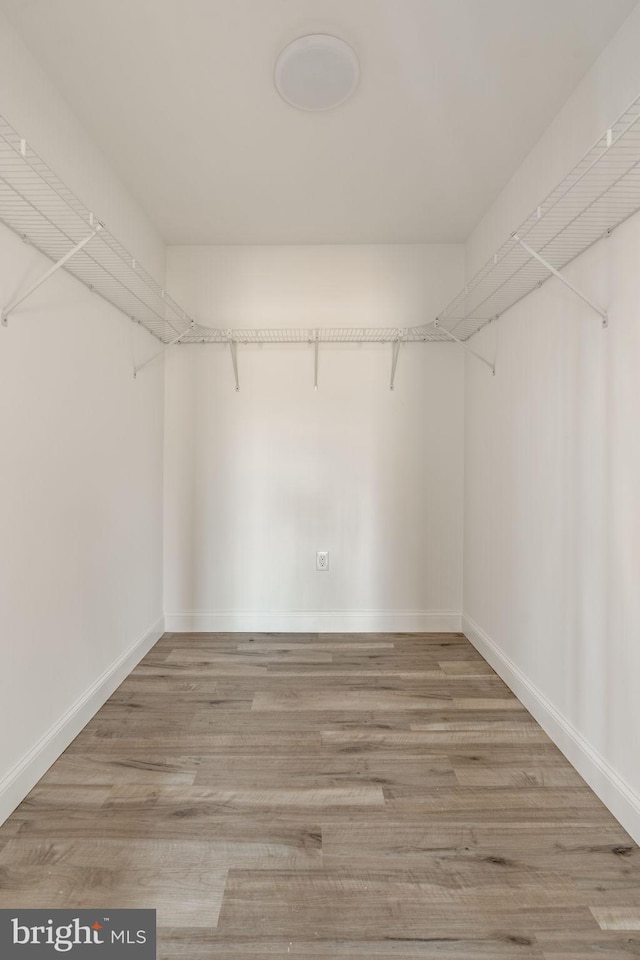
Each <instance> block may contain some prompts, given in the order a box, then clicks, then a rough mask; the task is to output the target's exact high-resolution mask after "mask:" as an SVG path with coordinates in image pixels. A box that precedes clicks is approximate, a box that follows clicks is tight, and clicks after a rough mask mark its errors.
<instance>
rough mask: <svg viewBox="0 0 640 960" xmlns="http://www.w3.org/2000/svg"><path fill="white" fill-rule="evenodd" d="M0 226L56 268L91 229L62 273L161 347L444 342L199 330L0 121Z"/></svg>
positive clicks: (399, 333) (386, 334)
mask: <svg viewBox="0 0 640 960" xmlns="http://www.w3.org/2000/svg"><path fill="white" fill-rule="evenodd" d="M0 221H1V222H2V223H4V224H5V225H6V226H7V227H9V228H10V229H11V230H13V231H14V232H15V233H17V234H19V235H20V236H21V237H22V238H23V239H24V240H25V241H26V242H28V243H30V244H31V245H32V246H34V247H35V248H36V249H38V250H39V251H40V252H41V253H43V254H45V255H46V256H47V257H49V258H50V259H51V260H53V261H54V262H58V261H60V260H61V259H62V258H63V257H65V256H66V255H68V254H69V252H70V250H71V249H72V248H73V247H74V246H76V244H78V243H79V242H80V241H82V240H83V239H85V238H86V237H87V236H89V235H90V234H91V232H92V231H93V230H95V229H96V227H97V228H99V229H98V232H97V233H96V235H95V236H94V237H92V238H91V239H90V240H89V241H88V242H87V243H86V244H85V246H84V247H83V248H82V249H81V250H79V251H78V252H77V253H75V254H74V255H73V257H71V258H70V259H69V260H67V262H66V263H65V264H64V267H65V269H66V270H67V271H68V272H69V273H71V274H73V276H74V277H76V278H77V279H78V280H80V281H82V283H84V284H85V285H86V286H87V287H89V288H90V289H91V290H93V291H94V292H95V293H98V294H100V295H101V296H102V297H104V298H105V300H108V301H109V302H110V303H112V304H113V305H114V306H116V307H117V308H118V309H119V310H121V311H122V312H123V313H125V314H127V316H129V317H131V319H132V320H135V321H136V322H137V323H139V324H141V325H142V326H143V327H145V328H146V329H147V330H149V332H150V333H152V334H153V335H154V336H155V337H157V338H158V340H160V341H161V342H162V343H164V344H169V343H171V342H175V341H177V340H180V342H183V343H228V342H235V343H313V342H315V341H316V340H317V341H318V342H319V343H329V342H335V343H371V342H376V343H387V342H392V341H396V340H404V341H415V342H419V341H431V340H441V341H447V340H448V338H447V336H446V334H444V333H441V332H440V331H438V330H437V329H429V330H422V329H421V328H417V327H416V328H411V329H409V328H400V329H398V328H377V327H362V328H360V327H357V328H356V327H354V328H348V327H347V328H324V329H318V330H309V329H307V328H299V329H296V328H290V329H288V328H283V329H254V330H227V329H223V328H215V327H210V326H207V325H205V324H203V323H198V322H196V321H195V320H194V318H192V317H190V316H189V315H188V314H187V313H186V311H184V310H183V309H182V308H181V307H180V306H179V305H178V304H177V303H176V302H175V300H173V299H172V298H171V297H170V296H169V295H168V294H167V293H166V291H165V290H164V289H163V288H162V286H161V285H160V284H159V283H158V282H157V281H156V280H155V279H154V278H153V277H152V276H151V274H149V273H148V272H147V271H146V270H145V269H144V268H143V267H142V266H141V265H140V264H139V263H138V262H137V261H136V259H135V258H134V257H133V256H132V255H131V254H130V253H129V252H128V251H127V250H126V249H125V248H124V247H123V246H122V244H121V243H120V242H119V241H118V240H117V239H116V238H115V237H114V236H113V234H111V233H110V232H109V230H108V229H107V228H106V227H105V226H104V224H100V223H98V221H97V220H95V218H94V216H93V214H92V213H91V211H90V210H89V209H88V208H87V207H86V206H85V205H84V204H83V203H82V201H81V200H79V199H78V197H76V196H75V194H74V193H72V191H71V190H69V188H68V187H67V186H65V184H64V183H63V182H62V181H61V180H60V178H59V177H58V176H56V174H55V173H54V172H53V171H52V170H51V169H50V168H49V167H48V166H47V164H46V163H45V162H44V161H43V160H42V159H41V158H40V157H39V156H38V155H37V154H36V153H34V151H33V150H32V149H31V148H30V147H29V145H28V144H27V143H26V142H25V140H23V139H22V138H21V137H20V135H19V134H18V133H17V132H16V131H15V130H14V129H13V127H11V126H10V124H9V123H8V122H7V121H6V120H4V119H3V118H2V117H0Z"/></svg>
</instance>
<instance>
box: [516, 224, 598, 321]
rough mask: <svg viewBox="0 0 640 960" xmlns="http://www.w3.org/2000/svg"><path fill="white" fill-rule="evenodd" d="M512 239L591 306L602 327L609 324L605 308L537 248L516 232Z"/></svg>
mask: <svg viewBox="0 0 640 960" xmlns="http://www.w3.org/2000/svg"><path fill="white" fill-rule="evenodd" d="M513 239H514V240H517V241H518V243H519V244H520V246H521V247H522V249H523V250H526V252H527V253H528V254H529V256H531V257H534V258H535V259H536V260H537V261H538V263H541V264H542V266H543V267H545V268H546V269H547V270H548V271H549V273H552V274H553V276H554V277H557V278H558V280H559V281H560V283H563V284H564V285H565V287H568V288H569V290H571V291H572V292H573V293H575V295H576V296H577V297H579V298H580V299H581V300H582V301H583V302H584V303H586V304H587V306H589V307H591V309H592V310H593V311H595V313H597V314H598V316H599V317H600V319H601V320H602V326H603V327H608V326H609V317H608V316H607V311H606V310H602V309H601V308H600V307H599V306H598V305H597V304H595V303H594V302H593V300H591V299H589V297H587V296H586V294H584V293H582V291H581V290H578V288H577V287H575V286H574V285H573V284H572V283H571V281H570V280H567V278H566V277H565V276H564V275H563V274H562V273H560V271H559V270H556V268H555V267H553V266H552V265H551V264H550V263H549V262H548V261H547V260H545V259H544V257H542V256H540V254H539V253H538V252H537V250H534V249H533V247H530V246H529V244H528V243H525V241H524V240H522V239H521V238H520V237H519V236H518V234H517V233H514V235H513Z"/></svg>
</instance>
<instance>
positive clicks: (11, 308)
mask: <svg viewBox="0 0 640 960" xmlns="http://www.w3.org/2000/svg"><path fill="white" fill-rule="evenodd" d="M101 229H102V224H101V223H96V225H95V228H94V230H92V231H91V233H90V234H89V235H88V236H86V237H84V239H83V240H81V241H80V243H76V245H75V247H73V248H72V249H71V250H69V252H68V253H65V255H64V257H61V258H60V260H56V262H55V263H54V264H53V265H52V266H51V267H49V269H48V270H47V271H45V273H43V274H42V276H41V277H40V279H39V280H36V282H35V283H33V284H31V286H30V287H29V289H28V290H25V292H24V293H21V294H20V296H19V297H16V298H15V299H14V300H12V301H11V302H10V303H8V304H7V305H6V307H3V309H2V326H3V327H6V326H7V325H8V321H9V314H10V313H13V311H14V310H15V309H16V307H19V306H20V304H21V303H23V301H25V300H26V299H27V297H30V296H31V294H32V293H35V291H36V290H37V289H38V287H41V286H42V284H43V283H46V282H47V280H48V279H49V278H50V277H52V276H53V275H54V273H56V272H57V271H58V270H59V269H60V268H61V267H64V265H65V263H67V261H69V260H70V259H71V257H75V255H76V253H79V252H80V250H82V248H83V247H85V246H86V245H87V244H88V243H89V241H90V240H93V238H94V237H95V236H96V234H97V233H99V232H100V230H101Z"/></svg>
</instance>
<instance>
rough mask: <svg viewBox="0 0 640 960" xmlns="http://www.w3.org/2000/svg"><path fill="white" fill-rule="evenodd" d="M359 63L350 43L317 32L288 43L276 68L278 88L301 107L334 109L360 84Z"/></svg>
mask: <svg viewBox="0 0 640 960" xmlns="http://www.w3.org/2000/svg"><path fill="white" fill-rule="evenodd" d="M359 79H360V65H359V64H358V58H357V57H356V55H355V53H354V52H353V50H352V49H351V47H350V46H349V44H348V43H345V42H344V40H340V39H338V37H331V36H329V35H328V34H323V33H315V34H312V35H310V36H307V37H300V38H299V39H298V40H294V41H293V43H290V44H289V46H288V47H285V48H284V50H283V51H282V53H281V54H280V56H279V57H278V59H277V60H276V68H275V84H276V89H277V91H278V93H279V94H280V96H281V97H282V99H283V100H285V101H286V102H287V103H288V104H290V105H291V106H292V107H298V108H299V109H300V110H331V108H332V107H337V106H339V104H341V103H344V101H345V100H348V98H349V97H350V96H351V94H352V93H353V91H354V90H355V88H356V87H357V86H358V80H359Z"/></svg>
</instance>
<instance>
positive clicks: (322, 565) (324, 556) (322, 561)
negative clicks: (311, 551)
mask: <svg viewBox="0 0 640 960" xmlns="http://www.w3.org/2000/svg"><path fill="white" fill-rule="evenodd" d="M328 569H329V551H328V550H318V551H317V553H316V570H321V571H323V572H324V571H325V570H328Z"/></svg>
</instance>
